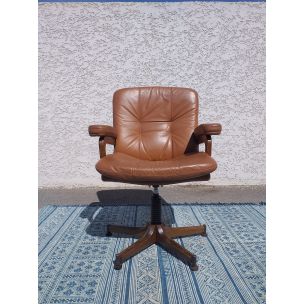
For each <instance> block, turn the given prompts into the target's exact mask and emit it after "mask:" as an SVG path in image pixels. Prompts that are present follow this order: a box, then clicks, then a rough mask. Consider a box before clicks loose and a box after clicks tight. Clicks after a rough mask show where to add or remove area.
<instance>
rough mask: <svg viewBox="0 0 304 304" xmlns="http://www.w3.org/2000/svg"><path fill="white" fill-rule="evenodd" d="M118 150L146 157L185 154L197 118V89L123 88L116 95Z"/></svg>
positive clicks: (163, 158)
mask: <svg viewBox="0 0 304 304" xmlns="http://www.w3.org/2000/svg"><path fill="white" fill-rule="evenodd" d="M113 115H114V117H113V124H114V127H115V129H116V131H117V139H116V147H115V151H116V152H122V153H125V154H128V155H131V156H134V157H136V158H140V159H147V160H166V159H171V158H173V157H176V156H178V155H181V154H184V153H185V151H186V149H187V146H188V145H189V142H190V138H191V135H192V133H193V130H194V129H195V127H196V126H197V119H198V95H197V93H196V91H194V90H192V89H187V88H177V87H171V88H170V87H139V88H126V89H120V90H118V91H116V92H115V93H114V96H113Z"/></svg>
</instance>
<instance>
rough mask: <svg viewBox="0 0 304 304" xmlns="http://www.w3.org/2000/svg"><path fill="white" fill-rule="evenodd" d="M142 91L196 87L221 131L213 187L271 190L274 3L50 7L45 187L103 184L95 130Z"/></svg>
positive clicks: (42, 124)
mask: <svg viewBox="0 0 304 304" xmlns="http://www.w3.org/2000/svg"><path fill="white" fill-rule="evenodd" d="M143 85H164V86H184V87H191V88H194V89H196V90H197V91H198V93H199V95H200V122H220V123H221V124H222V126H223V132H222V135H220V136H214V137H213V139H214V145H213V156H214V158H215V159H216V160H217V162H218V170H217V171H216V172H214V173H213V175H212V179H211V181H210V182H209V184H228V185H230V184H241V185H244V184H263V183H265V3H240V2H239V3H225V2H224V3H220V2H216V3H210V2H209V3H208V2H186V3H44V4H43V3H42V4H40V5H39V186H40V187H58V186H62V187H73V186H80V185H82V186H97V185H101V183H102V182H101V181H100V175H99V174H98V173H97V172H96V171H95V168H94V166H95V163H96V161H97V160H98V144H97V142H98V140H97V138H90V137H89V136H88V133H87V127H88V125H90V124H98V123H100V124H111V123H112V94H113V92H114V91H115V90H116V89H118V88H121V87H128V86H143Z"/></svg>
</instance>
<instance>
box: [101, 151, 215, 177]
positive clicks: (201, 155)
mask: <svg viewBox="0 0 304 304" xmlns="http://www.w3.org/2000/svg"><path fill="white" fill-rule="evenodd" d="M216 167H217V164H216V162H215V160H214V159H213V158H212V157H211V156H209V155H208V154H207V153H205V152H195V153H189V154H183V155H180V156H177V157H175V158H172V159H169V160H161V161H150V160H143V159H138V158H135V157H133V156H130V155H127V154H124V153H120V152H115V153H113V154H110V155H107V156H105V157H103V158H102V159H101V160H99V161H98V162H97V164H96V170H97V171H98V172H99V173H101V174H102V175H104V176H106V177H108V178H111V179H117V180H120V181H125V182H144V181H155V182H159V183H160V182H170V181H187V180H189V179H192V178H196V177H200V176H203V175H207V174H209V173H211V172H213V171H215V169H216Z"/></svg>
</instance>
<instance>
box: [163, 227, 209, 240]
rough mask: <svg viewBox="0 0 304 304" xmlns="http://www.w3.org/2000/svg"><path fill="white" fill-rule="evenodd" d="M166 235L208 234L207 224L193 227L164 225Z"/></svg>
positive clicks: (172, 236)
mask: <svg viewBox="0 0 304 304" xmlns="http://www.w3.org/2000/svg"><path fill="white" fill-rule="evenodd" d="M163 229H164V233H165V235H167V236H168V237H170V238H178V237H185V236H193V235H201V236H207V233H206V225H200V226H193V227H163Z"/></svg>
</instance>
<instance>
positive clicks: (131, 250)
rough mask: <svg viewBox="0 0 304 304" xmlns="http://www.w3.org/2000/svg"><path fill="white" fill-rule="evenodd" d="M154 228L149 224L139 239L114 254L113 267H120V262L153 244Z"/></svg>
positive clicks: (117, 268)
mask: <svg viewBox="0 0 304 304" xmlns="http://www.w3.org/2000/svg"><path fill="white" fill-rule="evenodd" d="M154 230H155V229H154V226H149V227H148V229H147V231H146V233H145V234H144V235H143V237H141V238H140V239H139V240H137V241H136V242H135V243H133V244H132V245H131V246H129V247H128V248H126V249H125V250H123V251H121V252H120V253H118V254H116V259H115V261H114V269H116V270H119V269H121V267H122V263H124V262H125V261H126V260H128V259H129V258H131V257H133V256H134V255H136V254H138V253H140V252H141V251H143V250H144V249H146V248H148V247H150V246H151V245H153V244H154V243H155V233H154Z"/></svg>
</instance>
